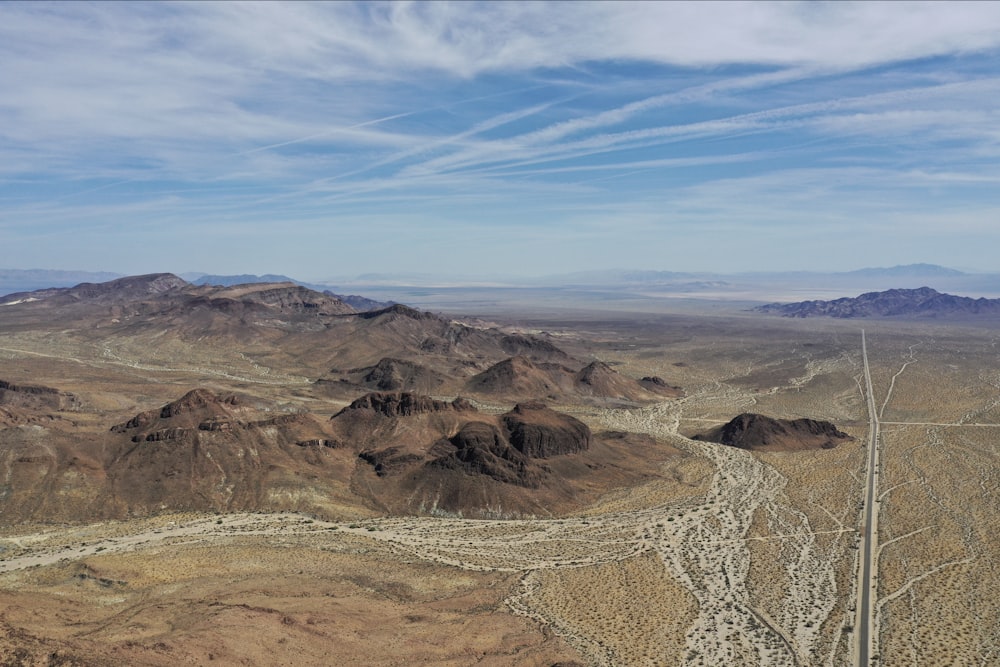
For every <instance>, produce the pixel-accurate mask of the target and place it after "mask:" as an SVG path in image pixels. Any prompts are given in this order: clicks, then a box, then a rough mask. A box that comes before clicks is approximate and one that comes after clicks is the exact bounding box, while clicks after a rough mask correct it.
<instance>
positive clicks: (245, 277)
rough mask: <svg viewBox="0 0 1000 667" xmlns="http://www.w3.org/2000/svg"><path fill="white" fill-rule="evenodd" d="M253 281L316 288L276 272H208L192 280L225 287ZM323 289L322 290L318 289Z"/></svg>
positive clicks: (195, 283)
mask: <svg viewBox="0 0 1000 667" xmlns="http://www.w3.org/2000/svg"><path fill="white" fill-rule="evenodd" d="M251 283H296V284H297V285H303V286H305V287H309V288H310V289H316V288H315V287H312V286H310V285H306V284H305V283H300V282H299V281H298V280H295V279H294V278H289V277H288V276H282V275H278V274H274V273H267V274H264V275H263V276H257V275H253V274H251V273H242V274H239V275H234V276H217V275H210V274H206V275H203V276H201V277H200V278H198V279H197V280H192V281H191V284H192V285H221V286H223V287H231V286H232V285H248V284H251ZM318 291H322V290H318Z"/></svg>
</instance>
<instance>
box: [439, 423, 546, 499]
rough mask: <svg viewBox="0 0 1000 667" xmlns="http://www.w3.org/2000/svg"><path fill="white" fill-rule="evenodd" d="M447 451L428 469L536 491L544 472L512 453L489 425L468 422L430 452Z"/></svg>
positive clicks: (502, 435) (499, 434)
mask: <svg viewBox="0 0 1000 667" xmlns="http://www.w3.org/2000/svg"><path fill="white" fill-rule="evenodd" d="M449 445H450V448H451V451H448V452H447V453H445V454H442V455H440V456H438V457H437V458H435V459H433V460H431V461H430V462H428V466H430V467H431V468H443V469H449V470H460V471H462V472H465V473H469V474H476V475H485V476H486V477H489V478H491V479H494V480H496V481H498V482H502V483H504V484H515V485H518V486H524V487H528V488H538V486H539V484H540V483H541V481H542V479H543V478H544V475H545V470H544V469H543V468H542V467H540V466H538V465H537V464H534V463H532V461H531V460H530V458H529V457H528V456H527V455H525V454H524V453H523V452H521V451H519V450H517V449H515V448H514V447H512V446H511V444H510V442H508V440H507V437H506V435H505V434H504V433H502V432H501V431H500V429H499V428H497V427H496V426H495V425H493V424H486V423H483V422H469V423H467V424H466V425H465V426H463V427H462V429H461V430H460V431H459V432H458V433H457V434H455V436H454V437H452V438H450V439H449V440H446V441H443V442H438V443H437V444H435V446H434V447H433V448H432V451H435V452H441V451H442V450H448V449H449Z"/></svg>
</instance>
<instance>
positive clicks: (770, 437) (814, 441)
mask: <svg viewBox="0 0 1000 667" xmlns="http://www.w3.org/2000/svg"><path fill="white" fill-rule="evenodd" d="M693 439H694V440H705V441H709V442H716V443H719V444H722V445H729V446H730V447H738V448H740V449H748V450H773V451H794V450H803V449H831V448H833V447H836V446H837V445H838V444H839V443H841V442H844V441H847V440H853V438H851V436H849V435H847V434H846V433H844V432H843V431H840V430H839V429H838V428H837V427H836V426H834V425H833V424H831V423H830V422H826V421H816V420H814V419H791V420H789V419H774V418H772V417H766V416H764V415H758V414H752V413H744V414H741V415H739V416H737V417H735V418H733V419H732V420H730V421H729V422H728V423H727V424H725V425H723V426H720V427H718V428H715V429H712V430H711V431H709V432H708V433H703V434H699V435H696V436H694V438H693Z"/></svg>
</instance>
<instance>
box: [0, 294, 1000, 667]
mask: <svg viewBox="0 0 1000 667" xmlns="http://www.w3.org/2000/svg"><path fill="white" fill-rule="evenodd" d="M690 310H691V309H690V308H687V309H685V312H681V313H664V312H658V313H648V312H647V313H631V312H627V311H623V310H620V309H619V310H614V311H602V310H599V309H597V308H596V307H589V308H582V307H581V308H579V309H572V310H571V309H566V310H563V311H554V312H553V313H551V314H548V315H545V314H541V313H539V312H537V311H536V312H528V313H525V314H522V315H518V314H516V313H511V312H509V311H504V312H501V313H490V312H480V313H475V314H474V315H475V317H474V318H470V319H469V320H468V322H469V323H470V325H471V326H477V327H486V326H488V327H489V328H491V329H496V330H500V331H504V332H506V333H507V334H510V335H518V336H520V335H524V336H544V339H545V340H548V341H553V342H554V344H556V345H558V346H559V347H560V348H561V349H563V350H565V351H567V352H568V353H569V354H570V355H572V356H573V358H575V359H578V360H582V361H600V362H603V363H604V364H607V365H608V366H610V367H611V368H613V369H614V370H615V371H616V372H617V373H618V374H620V375H622V376H624V377H627V378H631V379H635V380H638V379H640V378H643V377H649V376H656V377H659V378H663V379H664V380H666V381H667V382H669V384H670V385H674V386H677V387H680V388H681V389H682V395H679V396H674V397H662V398H661V399H659V400H647V401H639V402H630V403H623V402H617V403H616V402H607V401H605V402H600V401H589V400H588V401H575V400H571V397H570V398H567V397H566V396H565V395H557V396H556V397H555V399H554V400H550V401H548V404H549V407H550V408H552V409H554V410H558V411H559V412H560V413H563V414H566V415H570V416H572V417H573V418H575V419H577V420H579V421H581V422H583V423H584V424H586V425H587V426H588V427H589V428H590V429H591V431H592V432H594V433H595V434H596V433H610V434H638V435H643V436H648V437H646V438H644V439H635V440H628V441H627V442H626V444H624V445H621V448H622V449H621V451H624V450H625V449H626V448H628V449H629V452H628V457H630V458H628V462H627V464H622V467H621V469H620V470H618V469H617V468H614V465H613V464H605V463H600V464H598V463H588V465H591V466H593V467H594V468H595V469H596V468H597V467H599V466H602V465H603V466H604V472H603V473H602V476H601V477H600V482H599V483H598V482H594V483H593V484H590V483H589V482H588V481H587V479H588V478H587V477H586V476H579V477H577V478H574V479H575V481H574V486H573V490H574V491H573V495H572V497H570V498H567V497H565V496H560V497H559V498H558V502H555V501H554V502H553V503H552V505H551V506H549V505H547V504H546V503H545V502H541V501H540V502H538V503H536V504H535V505H533V506H532V507H531V508H530V509H526V508H525V506H524V505H519V506H517V507H510V508H508V507H504V506H502V505H501V506H490V505H489V503H490V502H491V500H495V498H496V497H501V496H496V495H495V494H494V495H491V496H484V499H483V503H484V504H485V505H486V507H479V511H476V512H472V511H460V510H456V509H455V508H454V507H450V508H438V507H429V506H422V508H417V509H416V510H412V511H404V512H393V511H387V510H386V509H385V507H382V506H380V505H379V504H378V503H377V502H375V501H371V500H370V501H368V502H366V503H359V502H355V501H353V500H351V499H350V498H347V497H346V496H345V497H343V498H339V497H328V498H322V499H316V498H306V499H303V498H292V497H291V496H289V497H288V498H286V499H285V501H283V502H278V501H277V500H275V499H274V497H273V496H272V497H271V500H272V501H273V502H270V504H268V505H267V506H266V507H259V508H256V509H253V510H246V509H242V510H240V509H233V510H232V511H228V510H213V511H192V510H190V509H185V508H178V507H175V506H171V505H170V504H169V503H165V504H164V506H162V507H159V508H157V509H156V511H144V512H134V513H133V515H132V516H129V515H127V514H126V515H114V514H113V513H109V514H108V515H107V516H106V517H101V518H99V519H98V518H90V519H88V517H87V516H86V515H85V514H82V513H77V514H74V513H73V512H72V511H71V510H72V503H73V498H74V495H73V494H74V491H73V489H72V488H71V485H70V486H69V487H67V486H66V484H67V482H66V481H65V480H67V479H70V478H71V477H72V474H81V475H82V474H84V473H66V474H64V475H63V476H62V477H61V478H60V479H62V480H63V482H61V483H62V484H63V487H61V489H60V490H59V494H60V495H59V498H60V501H59V502H60V503H62V504H63V505H64V506H65V505H67V504H68V505H69V509H66V508H65V507H63V509H61V510H60V511H54V510H51V508H49V509H46V507H48V506H46V505H45V501H44V500H38V498H42V497H43V496H44V493H42V491H38V488H37V487H36V489H35V490H36V493H35V494H34V495H32V496H30V497H27V496H26V497H25V498H27V499H22V500H18V501H17V502H21V503H22V505H19V507H20V508H21V509H20V510H19V514H17V515H16V516H15V515H9V516H8V518H6V519H5V520H4V522H3V525H0V663H2V664H4V665H93V664H100V665H136V664H144V665H179V664H192V665H201V664H209V663H211V664H221V665H226V664H234V665H235V664H241V665H242V664H259V665H326V664H341V665H413V664H435V665H546V666H548V665H602V666H603V665H608V666H610V665H707V666H712V665H800V666H806V665H831V666H836V665H854V664H856V663H857V660H858V658H857V656H858V652H857V642H858V639H857V637H858V627H857V624H858V619H857V599H858V587H859V581H858V572H859V558H860V557H861V556H860V550H859V544H860V541H861V530H862V525H863V524H862V519H863V516H862V505H863V501H864V482H865V479H866V472H867V471H866V462H867V460H868V456H867V452H868V448H869V447H871V446H873V445H875V446H878V447H879V448H880V449H879V452H880V458H879V466H880V471H879V472H880V474H879V487H878V489H877V490H876V491H877V493H876V495H877V503H878V504H877V512H878V533H879V535H878V543H877V548H876V554H875V563H876V568H875V573H876V574H875V581H874V590H875V596H874V603H873V612H872V614H871V618H870V619H867V622H868V623H870V628H871V632H872V636H873V638H874V639H873V651H872V654H871V656H870V658H869V661H870V663H871V664H885V665H907V664H912V665H918V664H921V665H984V666H985V665H990V664H996V663H997V662H1000V646H998V642H1000V603H998V602H997V600H998V599H1000V589H998V586H1000V584H998V582H1000V576H998V574H1000V573H998V571H997V568H998V565H997V563H998V562H1000V541H998V540H997V539H996V537H995V536H996V535H997V533H998V531H1000V519H998V517H1000V512H998V509H1000V508H998V503H1000V499H998V493H997V491H998V485H1000V476H998V471H1000V461H998V443H1000V348H998V341H1000V328H998V327H997V325H996V323H992V324H991V323H990V322H986V323H983V322H964V323H946V322H936V321H929V322H928V321H894V320H888V319H880V320H875V321H863V322H862V321H842V320H832V319H826V318H818V319H808V320H792V319H786V318H780V317H775V316H763V315H756V314H751V313H747V312H744V311H742V310H740V309H738V308H732V309H731V310H730V311H725V309H719V308H714V309H713V310H712V312H711V313H710V314H703V315H700V314H697V313H693V312H690ZM453 317H454V318H455V319H456V320H458V321H461V318H460V317H458V316H457V315H454V316H453ZM109 326H110V325H109ZM862 329H864V330H865V335H866V340H867V353H868V362H869V366H870V375H871V384H872V389H873V395H872V397H871V398H872V399H873V402H874V404H875V406H876V409H877V415H876V416H875V417H876V418H877V419H878V420H879V422H880V426H881V430H880V437H879V442H878V443H871V442H869V441H868V434H869V423H870V421H871V419H872V417H873V416H872V415H871V414H870V409H869V400H868V397H867V396H866V391H867V389H866V384H865V378H864V364H863V358H862V343H861V330H862ZM310 344H311V345H315V344H317V343H316V342H315V341H313V342H312V343H310ZM373 344H375V343H373ZM303 349H305V348H303ZM376 356H377V355H376ZM310 358H311V357H309V355H308V354H306V353H305V352H300V351H297V350H295V349H286V350H284V351H276V350H274V349H272V348H270V347H268V344H267V341H261V340H260V339H246V338H242V339H241V338H240V337H239V335H237V334H233V335H231V336H229V337H218V336H216V337H207V338H200V339H199V338H198V337H196V336H191V335H176V336H175V335H172V334H171V333H170V332H169V331H163V332H150V331H140V332H138V333H136V335H134V336H128V335H123V334H122V333H121V331H120V330H119V329H114V330H113V333H107V334H105V333H102V332H100V331H97V330H94V329H91V330H88V331H82V330H79V329H75V328H73V327H70V326H68V327H67V328H65V329H61V330H60V329H54V328H48V329H45V330H38V329H36V328H33V327H32V326H30V325H28V324H25V323H24V321H22V320H18V319H17V318H9V317H7V318H5V316H4V315H3V314H0V380H4V381H6V382H8V383H10V384H12V385H31V386H45V387H54V388H57V389H58V390H59V391H61V392H66V394H67V395H71V396H73V397H74V400H73V402H72V404H66V405H60V406H56V407H51V408H50V409H49V411H48V412H47V413H46V415H45V416H44V418H42V417H38V418H33V419H31V420H22V421H18V420H16V419H13V418H12V419H10V420H9V423H8V424H7V425H6V426H5V428H4V430H3V431H2V432H0V447H2V448H4V449H5V451H4V452H3V456H2V457H0V466H2V468H0V484H3V485H4V486H3V489H4V491H3V493H4V496H3V497H2V498H3V499H0V503H3V502H11V498H13V495H11V494H12V493H13V491H11V489H12V488H13V487H14V486H15V485H18V484H19V485H22V486H24V485H26V484H27V485H29V486H30V484H32V483H33V482H32V480H31V478H30V476H31V475H36V477H37V479H36V481H35V482H34V483H35V484H37V485H41V486H44V485H45V484H49V483H51V479H52V477H51V475H48V474H47V473H46V471H47V470H48V468H46V466H49V467H51V465H52V463H51V461H50V460H49V459H47V458H46V457H47V456H50V454H51V452H50V453H47V452H46V447H47V444H46V442H47V438H48V437H49V436H50V434H51V433H52V432H54V431H59V432H60V433H63V434H66V433H90V434H104V433H107V432H108V430H109V428H110V427H111V426H112V425H115V424H120V423H124V422H126V420H129V419H130V418H133V416H135V415H137V414H139V413H143V412H144V411H150V410H153V411H155V410H159V409H160V408H161V406H164V405H166V404H168V403H170V402H171V401H174V400H176V399H177V398H178V397H179V396H181V395H184V394H185V393H186V392H188V391H190V390H192V389H194V388H202V389H205V390H207V391H211V392H216V393H219V394H225V393H227V392H237V393H239V394H240V395H241V396H250V397H253V398H256V399H259V400H260V401H262V404H266V405H269V406H277V407H274V408H271V409H280V410H281V411H284V412H287V413H296V412H308V413H310V414H314V415H320V416H322V417H323V418H324V419H325V418H329V417H331V416H333V415H335V414H337V413H338V412H339V411H340V410H341V409H343V408H344V407H345V406H347V405H348V404H349V403H350V401H351V397H350V396H348V395H346V394H337V393H333V394H331V393H330V392H329V391H321V390H320V385H317V384H316V382H315V381H316V379H317V378H320V377H321V376H323V375H324V374H325V373H327V372H328V370H329V369H328V368H325V367H310V365H309V362H308V359H310ZM434 398H435V399H440V400H448V401H451V400H453V399H455V398H456V395H455V394H448V395H435V396H434ZM525 398H529V397H525ZM472 400H473V402H474V404H475V406H476V407H477V408H478V409H479V411H480V412H483V413H486V414H496V415H499V414H501V413H505V412H506V411H508V410H510V409H511V408H512V407H513V405H514V402H515V401H512V400H505V399H502V398H496V399H493V400H489V401H488V400H485V399H481V398H480V399H472ZM743 413H759V414H765V415H769V416H772V417H775V418H782V419H797V418H809V419H813V420H823V421H829V422H832V423H833V424H835V425H836V426H837V427H838V428H839V429H841V430H843V431H844V432H845V433H847V434H848V435H850V436H852V438H853V439H851V440H848V441H844V442H840V443H838V444H837V445H836V446H834V447H830V448H809V449H802V450H795V449H788V450H785V451H781V450H766V451H747V450H744V449H739V448H736V447H730V446H725V445H720V444H715V443H711V442H704V441H697V440H693V439H692V437H693V436H695V435H697V434H699V433H703V432H705V431H707V430H709V429H711V428H713V427H717V426H719V425H721V424H724V423H726V422H728V421H729V420H730V419H732V418H733V417H735V416H737V415H739V414H743ZM609 437H611V436H609ZM614 437H618V436H614ZM622 437H624V436H622ZM607 442H608V443H609V444H606V445H601V446H607V447H609V448H610V449H608V451H610V452H615V451H619V450H615V449H614V447H615V446H616V445H615V442H614V441H613V440H608V441H607ZM13 445H17V447H13ZM52 456H54V455H52ZM95 456H96V455H95ZM568 456H570V457H574V456H577V457H579V456H582V455H579V454H570V455H568ZM52 460H54V459H52ZM32 466H34V467H32ZM609 470H611V471H610V472H608V471H609ZM93 474H94V475H100V474H103V473H100V472H94V473H93ZM363 479H368V478H361V477H356V478H355V481H356V482H358V483H360V482H359V481H358V480H362V481H363ZM370 479H371V480H374V481H376V482H377V480H376V478H375V477H374V476H371V477H370ZM588 484H590V485H589V486H588ZM81 488H82V487H81ZM468 488H472V487H468ZM43 491H44V489H43ZM293 492H294V491H293V490H291V491H288V493H289V494H292V493H293ZM80 493H81V494H82V493H83V491H80ZM373 494H375V495H373V496H367V497H369V498H373V497H376V496H377V493H375V492H373ZM80 498H81V500H80V503H81V504H82V503H84V502H85V500H84V499H83V496H82V495H81V496H80ZM543 498H544V496H543ZM376 499H377V497H376ZM32 502H37V503H39V506H38V509H37V510H35V509H33V508H32V507H31V506H29V505H30V503H32ZM86 502H90V501H89V500H87V501H86ZM468 502H469V505H470V506H475V505H476V503H477V499H476V498H474V497H470V498H469V499H468ZM487 510H488V511H487ZM863 621H864V619H863Z"/></svg>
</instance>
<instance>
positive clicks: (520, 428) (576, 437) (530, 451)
mask: <svg viewBox="0 0 1000 667" xmlns="http://www.w3.org/2000/svg"><path fill="white" fill-rule="evenodd" d="M503 423H504V425H505V426H506V428H507V431H508V433H509V438H510V443H511V445H513V446H514V448H515V449H517V450H518V451H519V452H521V453H522V454H524V455H525V456H529V457H531V458H548V457H550V456H559V455H561V454H575V453H576V452H581V451H583V450H585V449H587V448H588V447H590V428H588V427H587V425H586V424H584V423H583V422H581V421H580V420H579V419H576V418H574V417H571V416H569V415H565V414H562V413H559V412H555V411H554V410H550V409H549V408H547V407H546V406H545V404H543V403H537V402H531V403H520V404H518V405H517V406H515V407H514V409H513V410H511V411H510V412H508V413H507V414H505V415H504V416H503Z"/></svg>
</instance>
